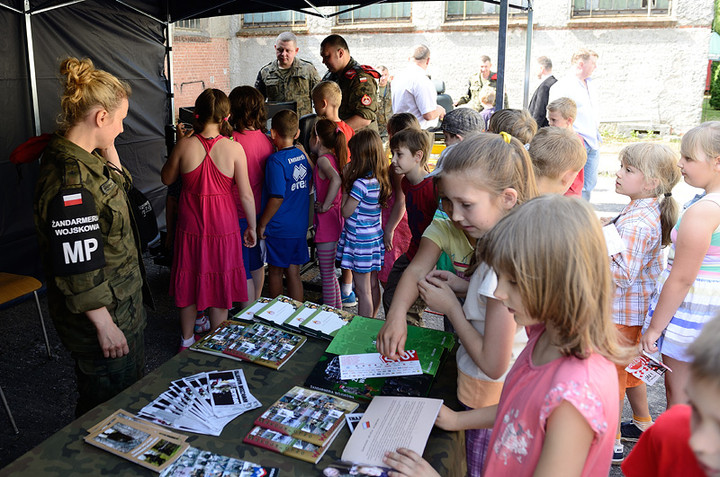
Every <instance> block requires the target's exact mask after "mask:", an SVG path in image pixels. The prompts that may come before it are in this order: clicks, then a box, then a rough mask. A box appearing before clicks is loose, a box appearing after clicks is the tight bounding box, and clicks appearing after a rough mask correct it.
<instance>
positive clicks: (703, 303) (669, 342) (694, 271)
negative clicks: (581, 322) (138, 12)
mask: <svg viewBox="0 0 720 477" xmlns="http://www.w3.org/2000/svg"><path fill="white" fill-rule="evenodd" d="M680 156H681V157H680V162H679V163H678V166H679V167H680V171H681V172H682V176H683V178H684V179H685V182H687V183H688V184H689V185H691V186H693V187H697V188H700V189H704V190H705V193H704V194H702V195H701V196H699V198H696V199H695V200H694V201H692V202H690V204H688V205H687V206H686V207H685V210H684V211H683V213H682V215H681V217H680V219H679V220H678V222H677V224H676V225H675V227H674V228H673V230H672V233H671V236H670V238H671V239H672V247H671V249H670V254H669V256H668V264H667V268H666V269H665V270H664V271H663V272H662V274H661V275H660V278H659V279H658V285H657V289H656V290H655V293H654V294H653V296H652V298H651V299H650V308H649V310H648V314H647V317H646V319H645V327H646V330H645V331H644V333H643V337H642V339H641V341H640V343H641V345H642V348H643V350H644V351H646V352H648V353H655V352H657V351H660V353H661V354H662V357H663V361H664V362H665V364H666V365H668V366H669V367H670V369H672V373H666V374H665V388H666V393H667V407H668V408H669V407H671V406H673V405H675V404H684V403H687V402H688V398H687V395H686V394H685V385H686V384H687V380H688V376H689V373H690V367H689V366H690V360H691V357H690V356H689V355H688V354H687V348H688V346H689V345H690V344H691V343H692V342H693V341H695V338H697V337H698V335H699V334H700V333H701V332H702V328H703V326H704V325H705V323H707V322H708V321H709V320H710V319H711V318H712V317H713V316H715V315H716V314H717V312H718V310H720V121H710V122H706V123H703V124H701V125H700V126H698V127H696V128H694V129H691V130H690V131H688V133H687V134H685V136H684V137H683V139H682V144H681V146H680Z"/></svg>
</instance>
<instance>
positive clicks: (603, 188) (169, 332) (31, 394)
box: [0, 143, 695, 476]
mask: <svg viewBox="0 0 720 477" xmlns="http://www.w3.org/2000/svg"><path fill="white" fill-rule="evenodd" d="M671 145H673V146H674V147H675V148H677V147H678V145H677V143H673V144H671ZM621 147H622V145H618V144H612V143H610V144H605V145H604V146H603V148H602V149H601V158H600V171H601V174H600V180H599V183H598V187H597V189H596V191H595V193H594V194H593V197H592V200H591V202H592V203H593V205H594V206H595V208H596V210H598V214H599V215H601V216H602V215H612V214H614V213H617V212H619V211H620V210H621V209H622V207H623V206H624V205H625V204H626V203H627V202H628V201H627V198H626V197H623V196H619V195H617V194H615V192H614V178H613V176H612V174H613V173H614V171H615V170H616V169H617V165H618V161H617V152H618V151H619V150H620V148H621ZM694 194H695V191H694V190H693V189H691V188H690V187H688V186H686V185H685V184H681V185H680V186H678V187H677V188H676V190H675V192H674V195H675V196H676V197H677V198H678V201H679V202H680V203H683V202H685V201H686V200H689V199H690V198H691V197H692V196H693V195H694ZM146 263H147V265H148V276H149V280H150V283H151V288H152V289H153V292H154V296H155V299H156V302H157V307H156V310H155V311H150V312H149V313H148V328H147V330H146V340H145V341H146V349H147V358H148V370H152V369H155V367H157V366H158V365H160V364H161V363H163V362H165V361H166V360H167V359H169V358H170V357H172V356H173V355H174V353H175V352H176V351H177V345H178V343H177V341H178V317H177V312H176V310H175V308H174V306H173V303H172V301H171V300H170V298H169V297H168V296H167V289H168V280H169V270H168V269H167V268H166V267H161V266H157V265H154V264H152V260H150V259H147V260H146ZM308 279H310V277H308ZM41 303H42V305H43V307H44V313H45V317H46V320H48V325H49V326H48V331H49V334H50V340H51V344H52V346H53V352H54V354H55V355H56V356H55V357H54V358H52V359H48V358H47V355H46V354H45V347H44V344H43V340H42V335H41V332H40V327H39V324H38V321H37V313H36V310H35V305H34V302H33V301H26V302H24V303H21V304H19V305H16V306H14V307H12V308H10V309H5V310H0V316H1V317H2V319H0V336H3V344H2V347H0V386H2V389H3V390H4V391H5V395H6V397H7V400H8V402H9V405H10V407H11V409H12V411H13V414H14V416H15V421H16V422H17V425H18V427H19V428H20V434H19V435H15V434H13V432H12V429H11V427H10V423H9V421H8V419H7V417H6V415H5V413H4V412H3V411H0V469H1V468H2V467H4V466H5V465H7V464H9V463H10V462H12V461H13V460H15V459H16V458H17V457H19V456H20V455H22V454H23V453H25V452H26V451H28V450H29V449H31V448H32V447H34V446H35V445H37V444H39V443H40V442H42V441H43V440H44V439H46V438H47V437H48V436H50V435H52V434H53V433H55V432H56V431H57V430H59V429H60V428H62V427H63V426H65V425H66V424H68V423H69V422H70V421H72V419H73V409H74V403H75V399H76V395H75V388H74V377H73V374H74V373H73V368H72V360H71V358H70V355H69V353H67V352H66V351H65V350H64V348H63V347H62V345H61V344H60V342H59V339H58V337H57V334H56V333H55V331H54V328H53V326H52V324H50V322H49V318H48V315H47V304H46V300H45V299H44V298H41ZM649 396H650V397H649V400H650V409H651V412H652V414H653V416H657V415H658V414H660V413H661V412H662V410H663V409H664V407H665V395H664V388H663V386H662V385H661V384H658V385H656V386H654V387H652V388H650V390H649ZM625 416H626V417H627V418H629V417H630V411H629V409H628V408H627V406H626V409H625ZM0 474H2V472H1V471H0ZM610 475H613V476H615V475H618V476H619V475H622V474H621V473H620V472H619V469H613V471H612V472H611V474H610Z"/></svg>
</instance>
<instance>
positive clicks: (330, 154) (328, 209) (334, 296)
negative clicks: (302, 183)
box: [310, 119, 348, 308]
mask: <svg viewBox="0 0 720 477" xmlns="http://www.w3.org/2000/svg"><path fill="white" fill-rule="evenodd" d="M310 150H311V151H312V152H313V155H314V156H316V157H317V161H316V163H315V164H314V167H313V184H315V218H314V224H315V245H316V246H317V255H318V263H319V265H320V276H321V277H322V290H323V303H324V304H326V305H330V306H333V307H335V308H341V307H342V297H341V296H340V285H339V284H338V280H337V277H336V276H335V250H336V248H337V241H338V239H339V238H340V232H342V229H343V217H342V208H341V205H342V192H341V191H340V186H341V184H342V180H341V179H340V173H341V171H342V170H343V168H344V167H345V164H347V160H348V149H347V141H346V139H345V133H343V132H342V131H341V130H340V128H338V127H337V125H336V124H335V122H333V121H331V120H329V119H321V120H319V121H318V122H317V123H316V124H315V127H314V128H313V131H312V135H311V136H310Z"/></svg>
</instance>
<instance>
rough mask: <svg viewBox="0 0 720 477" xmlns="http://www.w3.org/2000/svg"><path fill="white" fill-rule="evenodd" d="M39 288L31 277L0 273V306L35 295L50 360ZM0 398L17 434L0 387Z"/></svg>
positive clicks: (17, 431) (50, 354)
mask: <svg viewBox="0 0 720 477" xmlns="http://www.w3.org/2000/svg"><path fill="white" fill-rule="evenodd" d="M40 287H42V283H40V281H38V280H37V279H35V278H33V277H28V276H24V275H15V274H13V273H5V272H0V305H4V304H5V303H7V302H10V301H12V300H15V299H16V298H20V297H22V296H25V295H27V294H28V293H31V292H32V293H33V294H34V295H35V305H36V306H37V310H38V316H39V317H40V326H41V327H42V332H43V337H44V338H45V349H47V354H48V357H49V358H52V352H51V351H50V341H49V340H48V336H47V330H46V329H45V320H44V319H43V315H42V309H41V308H40V299H39V298H38V294H37V291H38V290H39V289H40ZM0 398H2V402H3V406H5V412H7V415H8V417H9V418H10V423H11V424H12V426H13V429H14V430H15V434H19V433H20V431H19V430H18V428H17V426H16V425H15V419H13V416H12V413H11V412H10V406H9V405H8V402H7V400H6V399H5V393H3V391H2V387H0Z"/></svg>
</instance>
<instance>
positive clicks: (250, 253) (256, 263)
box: [239, 219, 265, 280]
mask: <svg viewBox="0 0 720 477" xmlns="http://www.w3.org/2000/svg"><path fill="white" fill-rule="evenodd" d="M239 222H240V233H241V234H242V236H243V237H245V231H246V230H247V228H248V223H247V219H239ZM242 251H243V265H244V266H245V278H247V279H248V280H249V279H250V278H252V275H251V274H250V272H252V271H255V270H257V269H258V268H262V267H263V266H264V265H265V263H264V262H263V261H262V257H261V253H260V240H259V239H258V241H257V243H256V244H255V246H254V247H253V248H247V247H246V246H245V244H244V243H243V246H242Z"/></svg>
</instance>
